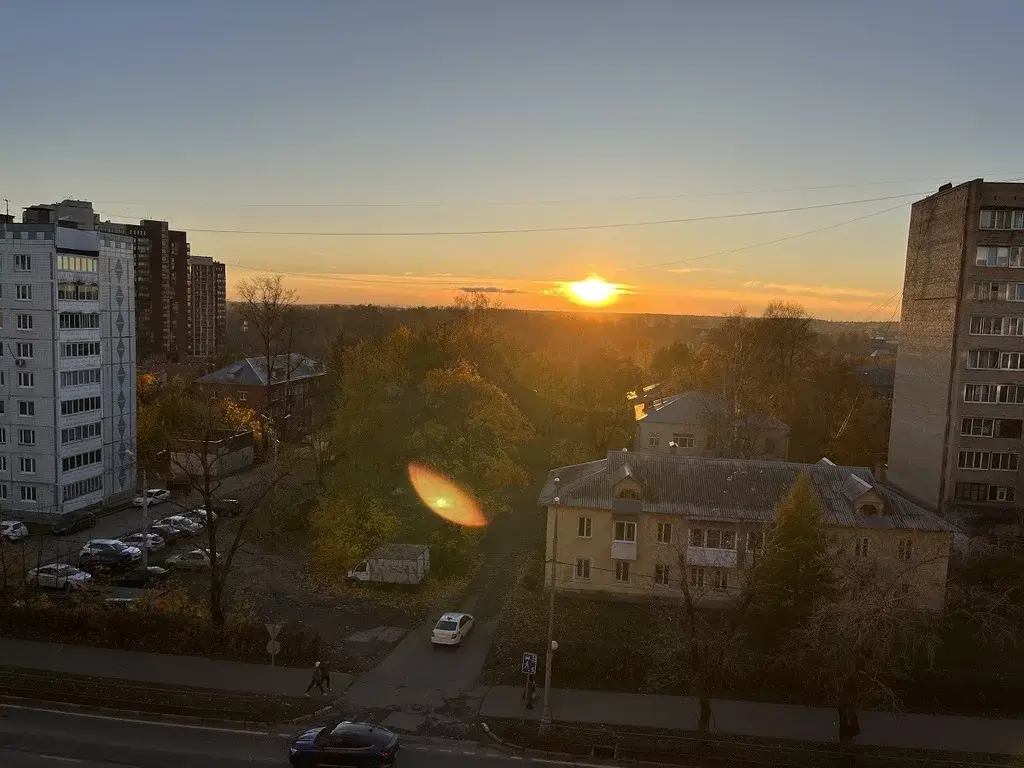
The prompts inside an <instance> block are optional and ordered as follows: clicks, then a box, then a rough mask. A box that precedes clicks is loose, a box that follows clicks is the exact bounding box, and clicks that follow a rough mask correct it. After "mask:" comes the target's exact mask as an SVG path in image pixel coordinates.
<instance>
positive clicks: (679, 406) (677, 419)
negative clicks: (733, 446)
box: [636, 391, 789, 432]
mask: <svg viewBox="0 0 1024 768" xmlns="http://www.w3.org/2000/svg"><path fill="white" fill-rule="evenodd" d="M724 410H725V402H724V401H723V399H722V398H721V397H720V396H719V395H711V394H708V393H706V392H692V391H691V392H681V393H680V394H678V395H672V396H671V397H666V398H663V399H661V400H655V401H654V403H652V404H651V405H650V406H647V407H645V408H644V409H643V410H642V411H638V412H637V416H636V418H637V421H646V422H651V423H654V424H703V423H705V422H706V421H707V420H708V417H709V416H710V415H712V414H716V413H723V412H724ZM749 418H750V419H751V420H752V421H753V422H754V423H755V424H756V425H758V426H761V427H764V428H768V429H782V430H786V431H787V432H788V431H789V427H788V426H786V425H785V424H783V423H782V422H781V421H779V420H778V419H776V418H773V417H771V416H760V415H755V414H751V415H750V416H749Z"/></svg>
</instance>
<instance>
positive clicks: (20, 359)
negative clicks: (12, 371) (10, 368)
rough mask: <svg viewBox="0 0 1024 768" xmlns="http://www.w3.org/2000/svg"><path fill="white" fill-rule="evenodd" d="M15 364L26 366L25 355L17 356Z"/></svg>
mask: <svg viewBox="0 0 1024 768" xmlns="http://www.w3.org/2000/svg"><path fill="white" fill-rule="evenodd" d="M14 364H15V365H20V366H21V367H23V368H24V367H25V358H24V357H16V358H14Z"/></svg>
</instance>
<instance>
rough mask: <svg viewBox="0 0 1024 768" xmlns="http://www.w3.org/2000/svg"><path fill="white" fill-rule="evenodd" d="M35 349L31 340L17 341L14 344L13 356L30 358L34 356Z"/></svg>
mask: <svg viewBox="0 0 1024 768" xmlns="http://www.w3.org/2000/svg"><path fill="white" fill-rule="evenodd" d="M35 349H36V348H35V346H34V345H33V344H32V342H31V341H19V342H18V343H17V344H15V345H14V352H15V357H22V358H28V359H31V358H32V357H34V356H35Z"/></svg>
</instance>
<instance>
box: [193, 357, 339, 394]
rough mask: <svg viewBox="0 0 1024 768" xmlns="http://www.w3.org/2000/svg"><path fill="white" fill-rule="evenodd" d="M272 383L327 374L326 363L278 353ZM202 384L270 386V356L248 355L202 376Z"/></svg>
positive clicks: (273, 366) (273, 363)
mask: <svg viewBox="0 0 1024 768" xmlns="http://www.w3.org/2000/svg"><path fill="white" fill-rule="evenodd" d="M270 363H271V381H270V383H271V384H281V383H283V382H284V381H285V380H286V379H287V380H288V381H301V380H302V379H309V378H312V377H314V376H322V375H323V374H324V369H323V366H322V365H321V364H320V363H318V362H317V361H316V360H313V359H311V358H308V357H304V356H302V355H300V354H298V353H297V352H293V353H292V354H291V355H275V356H274V357H273V358H272V359H271V361H270ZM198 381H199V383H200V384H239V385H242V386H250V387H265V386H267V359H266V358H265V357H247V358H245V359H244V360H239V361H238V362H235V363H231V365H226V366H224V367H223V368H220V369H218V370H216V371H213V372H212V373H208V374H206V375H205V376H202V377H200V378H199V380H198Z"/></svg>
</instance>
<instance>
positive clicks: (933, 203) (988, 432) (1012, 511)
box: [888, 179, 1024, 529]
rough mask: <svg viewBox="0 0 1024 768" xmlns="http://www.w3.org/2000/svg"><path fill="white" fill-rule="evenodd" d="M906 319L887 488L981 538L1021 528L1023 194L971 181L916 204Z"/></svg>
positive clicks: (1017, 188)
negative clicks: (982, 533)
mask: <svg viewBox="0 0 1024 768" xmlns="http://www.w3.org/2000/svg"><path fill="white" fill-rule="evenodd" d="M902 312H903V313H902V318H901V322H900V345H899V351H898V354H897V360H896V381H895V387H894V392H893V403H892V427H891V431H890V435H889V464H888V480H889V481H890V482H891V483H892V484H894V485H896V486H897V487H899V488H900V489H901V490H903V491H905V492H906V493H908V494H910V495H912V496H914V497H915V498H917V499H918V500H920V501H921V502H923V503H924V504H926V505H927V506H929V507H931V508H933V509H937V510H939V511H940V512H941V513H942V514H943V515H944V516H946V517H948V518H951V519H954V520H959V521H963V522H965V523H968V524H969V525H971V526H972V527H975V528H981V529H993V527H994V526H998V525H1001V524H1013V523H1019V522H1020V517H1021V516H1020V514H1019V511H1020V510H1021V509H1022V508H1024V479H1022V477H1021V472H1022V471H1024V466H1022V464H1021V460H1020V459H1021V453H1022V450H1024V441H1022V433H1024V184H1014V183H1006V182H986V181H984V180H982V179H975V180H974V181H969V182H966V183H964V184H960V185H958V186H955V187H954V186H952V185H949V184H947V185H945V186H943V187H940V189H939V191H938V192H936V193H935V194H933V195H930V196H928V197H926V198H924V199H923V200H919V201H917V202H916V203H914V206H913V208H912V210H911V214H910V235H909V240H908V244H907V263H906V273H905V278H904V284H903V311H902ZM1018 494H1021V498H1018Z"/></svg>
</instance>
